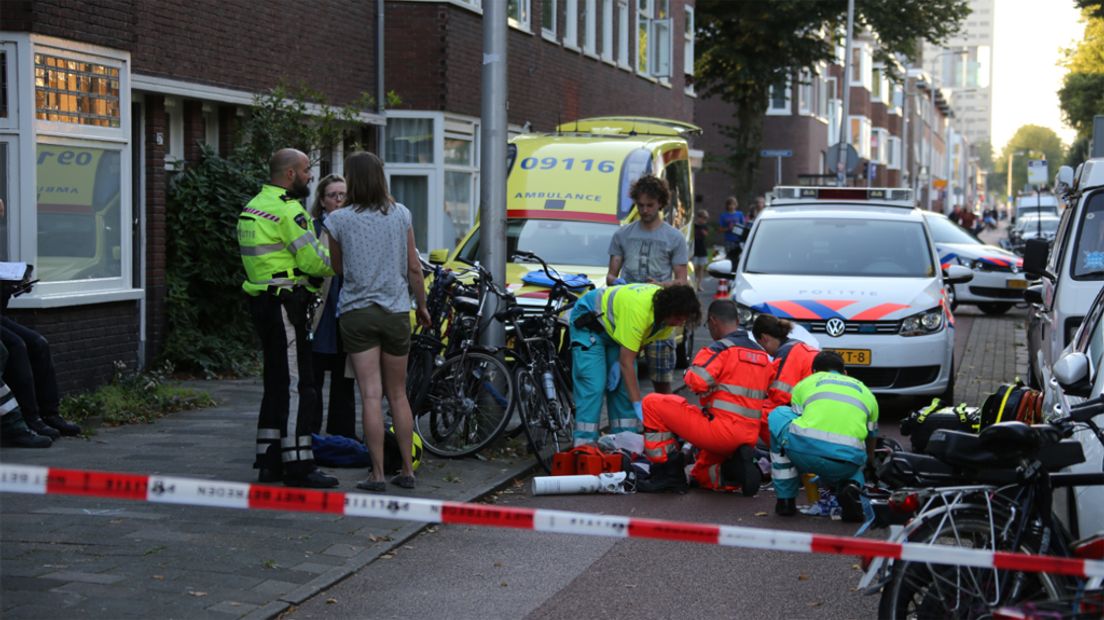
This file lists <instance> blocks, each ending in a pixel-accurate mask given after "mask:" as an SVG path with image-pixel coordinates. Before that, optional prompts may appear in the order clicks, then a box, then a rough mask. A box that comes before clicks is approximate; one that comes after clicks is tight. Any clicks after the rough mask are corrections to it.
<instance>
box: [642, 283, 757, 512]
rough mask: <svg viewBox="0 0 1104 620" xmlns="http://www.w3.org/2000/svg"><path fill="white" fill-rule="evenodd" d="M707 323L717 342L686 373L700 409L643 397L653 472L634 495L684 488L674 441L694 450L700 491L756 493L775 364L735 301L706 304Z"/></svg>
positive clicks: (669, 398) (676, 399)
mask: <svg viewBox="0 0 1104 620" xmlns="http://www.w3.org/2000/svg"><path fill="white" fill-rule="evenodd" d="M706 325H707V326H708V328H709V335H710V336H711V337H712V338H713V339H714V340H715V342H714V343H713V344H711V345H709V346H708V347H704V348H702V349H701V350H700V351H698V354H697V356H695V358H694V363H693V365H692V366H691V367H690V368H689V369H688V370H687V371H686V375H685V380H686V386H687V387H689V388H690V389H691V390H692V391H693V392H694V393H695V394H697V395H698V399H699V402H700V403H701V407H700V408H699V407H696V406H694V405H691V404H690V403H688V402H687V401H686V399H685V398H683V397H681V396H675V395H668V394H649V395H647V396H645V397H644V456H645V457H647V459H648V460H649V461H651V463H652V467H653V470H652V472H650V473H651V475H650V476H649V477H648V479H647V480H642V481H641V483H640V485H639V486H638V490H641V491H657V490H681V489H682V488H685V486H686V479H685V477H684V475H683V466H684V464H683V462H682V459H681V458H680V457H681V456H682V451H681V450H680V449H679V446H678V442H677V440H676V438H675V437H676V436H678V437H680V438H682V439H683V440H685V441H688V442H690V443H691V444H693V445H694V446H695V447H697V448H699V452H698V457H697V459H696V460H695V462H694V467H693V469H691V470H690V477H691V478H692V479H693V480H694V481H695V482H696V483H697V485H698V486H700V487H702V488H705V489H714V490H719V491H731V490H735V489H736V488H740V489H741V491H742V492H743V494H744V495H745V496H747V497H751V496H752V495H755V493H756V492H757V491H758V490H759V485H760V483H761V482H762V473H761V472H760V470H759V465H758V464H757V463H756V462H755V461H756V459H755V456H756V454H755V442H756V439H757V437H758V435H759V427H760V418H761V417H762V409H763V402H764V401H765V399H766V397H767V388H768V386H769V385H770V382H771V378H772V377H773V376H774V366H773V365H772V364H771V362H770V358H769V357H768V356H767V353H766V351H764V350H763V349H762V348H761V347H760V346H759V345H758V344H756V343H755V342H754V341H753V340H752V339H751V338H750V337H749V336H748V333H747V331H746V330H745V329H744V328H743V327H742V326H741V325H740V320H739V314H738V312H737V306H736V302H734V301H732V300H730V299H722V300H717V301H714V302H713V303H712V304H710V305H709V314H708V317H707V318H706Z"/></svg>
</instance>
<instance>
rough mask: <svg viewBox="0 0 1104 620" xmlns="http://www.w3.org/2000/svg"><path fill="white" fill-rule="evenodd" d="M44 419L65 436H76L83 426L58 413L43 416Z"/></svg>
mask: <svg viewBox="0 0 1104 620" xmlns="http://www.w3.org/2000/svg"><path fill="white" fill-rule="evenodd" d="M42 421H43V422H45V423H46V424H49V425H50V426H51V427H53V428H56V429H57V430H58V431H59V432H60V433H61V434H62V435H64V436H65V437H76V436H77V435H80V434H81V427H79V426H77V425H76V424H73V423H72V422H70V421H69V420H66V419H65V418H63V417H61V416H60V415H58V414H56V413H55V414H54V415H48V416H43V418H42ZM40 434H41V433H40Z"/></svg>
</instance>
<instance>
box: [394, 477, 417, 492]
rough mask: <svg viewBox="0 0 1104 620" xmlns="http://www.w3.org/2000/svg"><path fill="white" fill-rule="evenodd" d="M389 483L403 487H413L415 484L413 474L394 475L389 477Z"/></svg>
mask: <svg viewBox="0 0 1104 620" xmlns="http://www.w3.org/2000/svg"><path fill="white" fill-rule="evenodd" d="M391 484H393V485H395V486H397V487H402V488H404V489H413V488H414V485H415V482H414V476H403V475H398V476H395V477H394V478H392V479H391Z"/></svg>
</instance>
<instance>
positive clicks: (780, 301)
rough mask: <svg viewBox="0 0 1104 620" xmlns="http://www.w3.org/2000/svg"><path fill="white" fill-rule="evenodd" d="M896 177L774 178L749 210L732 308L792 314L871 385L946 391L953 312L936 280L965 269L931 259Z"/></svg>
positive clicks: (726, 271)
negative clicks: (851, 180)
mask: <svg viewBox="0 0 1104 620" xmlns="http://www.w3.org/2000/svg"><path fill="white" fill-rule="evenodd" d="M913 205H914V201H913V198H912V191H911V190H908V189H878V188H861V189H860V188H828V187H822V188H817V187H777V188H775V190H774V192H773V194H772V198H771V201H770V203H769V204H768V206H767V208H766V209H764V210H763V212H762V213H761V214H760V215H759V216H758V217H757V218H756V220H755V224H754V225H753V227H752V229H751V232H750V234H749V237H748V241H747V245H746V247H745V249H744V252H743V254H742V255H741V256H740V258H739V262H738V263H737V265H735V268H733V266H732V265H731V263H729V261H717V262H716V263H713V264H712V265H710V272H711V274H712V275H714V276H715V277H730V278H733V279H734V284H733V290H732V298H733V299H734V300H735V301H736V303H737V305H738V307H739V310H740V318H741V320H742V321H744V322H745V323H750V322H751V321H753V320H754V318H755V316H756V315H757V314H759V313H769V314H773V315H775V316H778V317H781V318H786V319H790V320H793V321H795V322H797V323H799V324H801V325H803V326H804V327H805V328H806V329H808V330H809V331H810V332H812V333H813V334H814V335H815V336H816V337H817V339H818V340H819V341H820V343H821V344H822V345H823V347H824V348H825V349H830V350H834V351H837V352H838V353H839V354H840V355H841V356H843V359H844V361H845V362H846V364H847V366H848V373H849V374H851V375H852V376H854V377H857V378H859V379H860V380H862V381H863V382H864V383H865V384H866V385H867V386H868V387H869V388H870V389H871V390H872V391H874V392H876V393H882V394H901V395H918V396H921V395H922V396H927V395H940V396H942V397H945V398H947V399H949V398H951V397H952V395H953V391H954V329H953V327H954V316H953V315H952V314H951V308H950V302H949V300H948V299H947V296H946V291H945V289H946V287H947V286H948V285H953V284H964V283H966V282H968V281H970V279H971V278H972V277H973V273H972V272H971V271H970V270H969V269H968V268H967V267H964V266H962V265H956V264H951V265H947V266H946V267H945V268H942V264H941V262H940V260H939V254H938V252H937V251H936V248H935V243H934V242H933V241H932V236H931V233H930V231H929V229H928V226H927V225H926V224H925V218H924V215H923V214H922V212H921V211H920V210H918V209H916V208H915V207H914V206H913Z"/></svg>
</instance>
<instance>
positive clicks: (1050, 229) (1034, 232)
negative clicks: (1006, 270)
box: [1008, 213, 1061, 254]
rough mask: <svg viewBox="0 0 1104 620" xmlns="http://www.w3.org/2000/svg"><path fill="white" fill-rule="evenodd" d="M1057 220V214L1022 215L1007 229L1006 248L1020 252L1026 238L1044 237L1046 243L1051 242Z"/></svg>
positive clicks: (1056, 229)
mask: <svg viewBox="0 0 1104 620" xmlns="http://www.w3.org/2000/svg"><path fill="white" fill-rule="evenodd" d="M1059 221H1061V220H1060V218H1059V217H1058V216H1057V215H1050V214H1048V213H1031V214H1029V215H1024V216H1023V217H1021V218H1020V219H1018V220H1016V224H1015V225H1014V226H1012V228H1010V229H1009V230H1008V248H1009V249H1010V250H1012V251H1013V252H1016V253H1019V254H1022V253H1023V248H1024V244H1025V243H1027V240H1028V239H1044V240H1046V242H1047V243H1048V244H1049V243H1053V242H1054V235H1055V234H1057V232H1058V222H1059Z"/></svg>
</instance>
